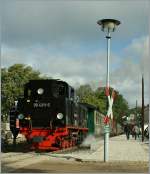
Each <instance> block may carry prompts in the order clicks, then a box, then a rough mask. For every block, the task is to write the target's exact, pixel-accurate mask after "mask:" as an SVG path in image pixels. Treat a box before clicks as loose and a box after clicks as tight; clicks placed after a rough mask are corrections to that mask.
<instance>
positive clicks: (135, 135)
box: [133, 125, 140, 140]
mask: <svg viewBox="0 0 150 174" xmlns="http://www.w3.org/2000/svg"><path fill="white" fill-rule="evenodd" d="M133 130H134V137H135V140H136V138H137V136H138V138H139V132H140V130H139V127H138V126H137V125H135V126H134V127H133Z"/></svg>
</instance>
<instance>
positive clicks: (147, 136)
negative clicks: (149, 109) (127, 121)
mask: <svg viewBox="0 0 150 174" xmlns="http://www.w3.org/2000/svg"><path fill="white" fill-rule="evenodd" d="M144 136H145V137H146V138H149V126H147V127H146V129H145V130H144Z"/></svg>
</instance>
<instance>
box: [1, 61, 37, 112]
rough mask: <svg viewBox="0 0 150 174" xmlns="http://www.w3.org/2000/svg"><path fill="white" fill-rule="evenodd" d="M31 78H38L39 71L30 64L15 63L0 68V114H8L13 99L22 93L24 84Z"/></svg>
mask: <svg viewBox="0 0 150 174" xmlns="http://www.w3.org/2000/svg"><path fill="white" fill-rule="evenodd" d="M31 79H40V72H39V71H35V70H33V69H32V67H30V66H26V65H23V64H15V65H13V66H11V67H9V68H8V69H6V68H2V69H1V83H2V85H1V89H2V92H1V97H2V114H8V112H9V109H10V107H11V106H12V105H13V104H14V101H15V100H16V99H17V98H18V97H19V96H21V95H23V87H24V84H25V83H27V82H28V81H29V80H31Z"/></svg>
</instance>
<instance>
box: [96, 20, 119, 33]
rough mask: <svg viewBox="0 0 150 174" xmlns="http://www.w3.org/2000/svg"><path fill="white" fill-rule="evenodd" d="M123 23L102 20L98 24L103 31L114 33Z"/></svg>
mask: <svg viewBox="0 0 150 174" xmlns="http://www.w3.org/2000/svg"><path fill="white" fill-rule="evenodd" d="M120 23H121V22H120V21H118V20H115V19H102V20H99V21H98V22H97V24H99V25H100V26H101V29H102V31H107V32H114V31H115V29H116V27H117V26H118V25H119V24H120Z"/></svg>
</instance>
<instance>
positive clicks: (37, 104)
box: [10, 79, 88, 151]
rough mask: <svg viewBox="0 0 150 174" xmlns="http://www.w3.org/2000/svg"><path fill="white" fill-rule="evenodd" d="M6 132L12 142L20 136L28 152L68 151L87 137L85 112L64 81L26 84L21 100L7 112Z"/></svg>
mask: <svg viewBox="0 0 150 174" xmlns="http://www.w3.org/2000/svg"><path fill="white" fill-rule="evenodd" d="M10 129H11V131H12V134H13V136H14V139H15V138H16V137H17V135H18V133H21V134H23V135H24V136H25V137H26V139H27V141H28V142H29V143H30V144H31V148H32V149H40V150H50V151H54V150H60V149H64V148H68V147H72V146H75V145H78V144H80V143H81V142H82V141H83V139H84V138H85V137H86V135H87V132H88V128H87V108H86V107H85V106H84V105H82V104H80V103H79V102H78V101H77V98H76V95H75V91H74V89H73V88H72V87H71V86H70V85H68V84H67V83H66V82H64V81H61V80H57V79H49V80H30V81H29V82H28V83H27V84H25V86H24V96H23V98H19V99H18V101H17V104H16V106H15V107H13V108H12V109H11V111H10Z"/></svg>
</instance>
